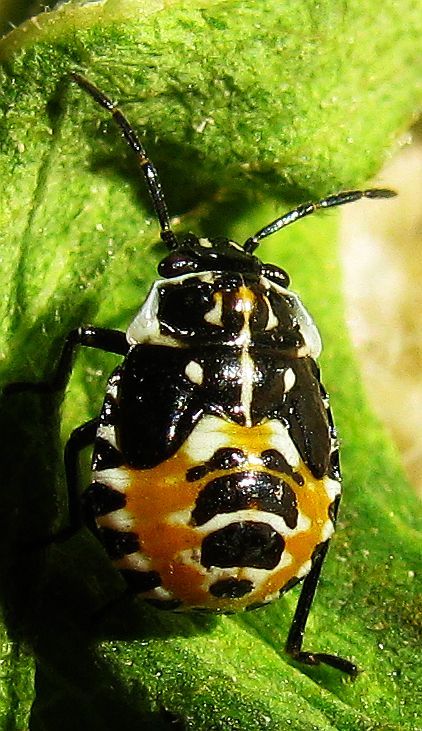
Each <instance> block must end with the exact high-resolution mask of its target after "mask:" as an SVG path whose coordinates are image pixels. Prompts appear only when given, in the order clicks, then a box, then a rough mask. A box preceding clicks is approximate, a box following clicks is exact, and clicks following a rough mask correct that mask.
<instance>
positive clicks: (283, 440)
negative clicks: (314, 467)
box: [267, 419, 300, 467]
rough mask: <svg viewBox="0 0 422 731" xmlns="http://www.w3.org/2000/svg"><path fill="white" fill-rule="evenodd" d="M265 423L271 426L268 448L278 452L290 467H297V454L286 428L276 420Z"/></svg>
mask: <svg viewBox="0 0 422 731" xmlns="http://www.w3.org/2000/svg"><path fill="white" fill-rule="evenodd" d="M267 423H268V424H270V425H271V431H272V434H271V436H270V437H269V440H268V446H269V447H273V448H274V449H276V450H277V451H278V452H280V454H282V455H283V457H284V458H285V459H286V461H287V463H288V464H289V465H290V466H291V467H298V466H299V463H300V457H299V452H298V451H297V449H296V447H295V445H294V443H293V441H292V439H291V437H290V434H289V430H288V428H287V427H286V426H284V424H282V423H281V421H278V420H276V419H271V421H269V422H267Z"/></svg>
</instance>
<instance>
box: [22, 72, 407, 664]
mask: <svg viewBox="0 0 422 731" xmlns="http://www.w3.org/2000/svg"><path fill="white" fill-rule="evenodd" d="M72 78H73V80H74V81H75V82H76V83H77V84H78V85H79V86H80V87H81V88H82V89H83V90H84V91H86V92H87V93H88V94H90V95H91V97H93V99H94V100H95V101H96V102H98V103H99V104H100V105H101V106H102V107H104V108H105V109H106V110H108V111H109V112H110V113H111V114H112V115H113V118H114V120H115V122H116V123H117V125H118V126H119V127H120V129H121V131H122V133H123V135H124V137H125V138H126V140H127V142H128V144H129V146H130V147H131V149H132V150H133V151H134V153H135V154H136V156H137V160H138V163H139V165H140V168H141V170H142V173H143V175H144V177H145V180H146V184H147V187H148V191H149V193H150V195H151V199H152V204H153V207H154V211H155V214H156V216H157V219H158V222H159V224H160V235H161V239H162V241H163V242H164V244H165V245H166V247H167V248H168V254H167V255H166V257H165V258H164V259H163V260H162V261H161V263H160V264H159V266H158V272H159V274H160V276H161V278H160V279H158V280H157V281H156V282H155V283H154V284H153V286H152V288H151V290H150V293H149V295H148V297H147V299H146V300H145V302H144V304H143V305H142V306H141V309H140V311H139V312H138V314H137V315H136V316H135V318H134V320H133V322H132V323H131V324H130V325H129V327H128V329H127V331H126V332H120V331H117V330H110V329H105V328H99V327H93V326H82V327H79V328H78V329H77V330H74V331H72V332H71V333H70V334H69V336H68V337H67V340H66V342H65V345H64V348H63V351H62V355H61V358H60V360H59V363H58V365H57V368H56V370H55V374H54V376H53V378H52V379H51V380H50V381H49V382H46V383H40V384H29V383H23V384H12V385H11V386H10V387H9V391H12V390H14V391H18V390H35V391H44V392H46V391H54V390H58V389H61V388H63V387H64V386H65V384H66V381H67V378H68V376H69V373H70V370H71V366H72V355H73V351H74V349H75V347H76V346H78V345H83V346H87V347H91V348H99V349H101V350H105V351H108V352H113V353H117V354H119V355H121V356H123V362H122V363H121V365H119V366H118V367H117V368H116V369H115V371H114V372H113V373H112V375H111V376H110V378H109V380H108V384H107V388H106V395H105V399H104V403H103V407H102V409H101V412H100V414H99V416H97V417H95V418H94V419H91V420H90V421H88V422H87V423H85V424H83V425H82V426H79V427H77V428H76V429H75V430H74V431H73V432H72V434H71V436H70V438H69V440H68V443H67V445H66V449H65V466H66V474H67V481H68V488H69V513H70V524H71V527H70V529H71V530H75V529H77V528H78V527H79V526H80V523H81V515H82V512H84V513H85V514H86V515H87V516H88V521H89V524H90V525H92V527H93V530H94V531H95V532H96V534H97V535H98V537H99V539H100V540H101V541H102V543H103V544H104V546H105V549H106V551H107V553H108V554H109V556H110V558H111V560H112V562H113V563H114V565H115V567H116V568H117V569H118V570H119V571H120V572H121V573H122V575H123V576H124V577H125V579H126V581H127V584H128V587H129V589H130V590H131V591H133V592H134V593H135V594H139V595H140V596H141V597H142V598H144V599H145V600H146V601H149V602H151V603H153V604H155V605H156V606H159V607H162V608H166V609H173V610H178V611H183V610H195V609H200V610H210V611H216V612H233V611H239V610H244V609H253V608H255V607H258V606H262V605H264V604H267V603H269V602H271V601H273V600H274V599H276V598H277V597H279V596H280V595H281V594H283V593H285V592H286V591H287V590H288V589H290V588H291V587H292V586H294V585H295V584H297V583H298V582H301V581H302V582H303V584H302V589H301V593H300V596H299V600H298V603H297V607H296V611H295V614H294V618H293V621H292V625H291V629H290V632H289V635H288V639H287V645H286V649H287V652H288V653H290V654H291V655H292V656H293V657H294V658H296V659H297V660H300V661H302V662H305V663H307V664H310V665H316V664H319V663H320V662H323V663H326V664H328V665H331V666H333V667H335V668H338V669H339V670H342V671H344V672H345V673H348V674H349V675H352V676H353V675H355V674H356V672H357V668H356V666H355V665H354V664H353V663H352V662H350V661H349V660H346V659H343V658H341V657H337V656H336V655H331V654H326V653H323V652H309V651H304V650H302V642H303V635H304V631H305V625H306V621H307V618H308V614H309V611H310V608H311V604H312V601H313V598H314V594H315V591H316V587H317V583H318V578H319V575H320V572H321V567H322V564H323V561H324V558H325V556H326V553H327V548H328V543H329V540H330V538H331V536H332V534H333V531H334V525H335V520H336V515H337V510H338V504H339V499H340V489H341V486H340V480H341V478H340V468H339V457H338V443H337V438H336V431H335V427H334V423H333V419H332V415H331V411H330V407H329V402H328V396H327V394H326V392H325V390H324V387H323V386H322V384H321V381H320V374H319V369H318V366H317V363H316V360H317V358H318V356H319V354H320V351H321V340H320V336H319V333H318V330H317V328H316V327H315V325H314V323H313V321H312V319H311V317H310V315H309V314H308V312H307V311H306V309H305V308H304V306H303V305H302V303H301V301H300V299H299V297H298V296H297V295H296V294H294V293H293V292H292V291H290V290H289V277H288V275H287V273H286V272H285V271H283V270H282V269H280V268H279V267H277V266H274V265H272V264H264V263H263V262H261V261H260V259H259V258H257V257H256V256H255V255H254V251H255V250H256V249H257V247H258V246H259V243H260V241H261V240H262V239H264V238H265V237H266V236H269V235H270V234H272V233H275V232H276V231H279V230H280V229H281V228H284V227H285V226H288V225H289V224H291V223H294V222H295V221H297V220H299V219H300V218H303V217H305V216H308V215H310V214H312V213H314V211H316V210H318V209H322V208H330V207H333V206H339V205H343V204H345V203H350V202H352V201H356V200H359V199H360V198H363V197H365V198H388V197H390V196H392V195H394V193H393V192H392V191H390V190H385V189H378V188H375V189H370V190H363V191H360V190H352V191H345V192H341V193H337V194H336V195H332V196H329V197H328V198H324V199H323V200H320V201H319V202H317V203H306V204H302V205H300V206H298V207H297V208H295V209H294V210H292V211H289V212H288V213H285V214H284V215H282V216H280V217H279V218H277V219H276V220H274V221H272V222H271V223H270V224H268V225H267V226H265V227H264V228H262V229H261V230H259V231H258V232H257V233H255V234H254V235H253V236H251V237H250V238H248V239H247V240H246V241H245V242H244V243H243V244H239V243H237V242H235V241H232V240H230V239H229V238H205V237H198V236H196V235H194V234H188V235H186V236H183V237H180V238H178V237H177V236H176V234H175V233H174V231H173V230H172V227H171V224H170V219H169V215H168V212H167V206H166V202H165V199H164V195H163V192H162V188H161V184H160V181H159V178H158V175H157V171H156V169H155V167H154V165H153V163H152V162H151V160H150V159H149V158H148V156H147V153H146V151H145V149H144V146H143V145H142V143H141V142H140V140H139V137H138V136H137V134H136V132H135V131H134V129H133V128H132V126H131V125H130V123H129V122H128V120H127V119H126V117H125V116H124V115H123V114H122V112H121V111H120V110H119V109H118V108H117V107H116V106H115V105H114V103H113V102H112V101H111V100H110V99H109V98H108V97H107V96H106V95H105V94H103V93H102V92H101V91H100V90H99V89H98V88H97V87H96V86H94V85H93V84H92V83H91V82H90V81H88V80H87V79H85V78H84V77H82V76H80V75H79V74H76V73H74V74H72ZM90 444H93V457H92V482H91V485H90V486H89V487H88V488H87V490H86V491H85V492H84V494H83V500H82V502H83V504H84V510H83V511H82V509H81V500H80V497H79V490H78V485H77V481H76V477H75V476H76V474H77V463H78V457H79V452H80V451H81V449H82V448H84V447H86V446H88V445H90Z"/></svg>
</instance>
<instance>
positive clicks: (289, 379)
mask: <svg viewBox="0 0 422 731" xmlns="http://www.w3.org/2000/svg"><path fill="white" fill-rule="evenodd" d="M295 383H296V376H295V373H294V370H293V369H292V368H287V369H286V370H285V371H284V393H287V391H290V389H291V388H293V386H294V385H295Z"/></svg>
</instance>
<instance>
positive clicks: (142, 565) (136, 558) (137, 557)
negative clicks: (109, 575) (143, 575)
mask: <svg viewBox="0 0 422 731" xmlns="http://www.w3.org/2000/svg"><path fill="white" fill-rule="evenodd" d="M113 565H114V566H115V567H116V568H117V569H131V570H132V571H150V570H151V568H152V562H151V559H150V558H148V556H146V555H145V554H144V553H141V552H140V551H136V553H129V554H128V555H127V556H124V557H123V558H119V559H117V560H116V561H113Z"/></svg>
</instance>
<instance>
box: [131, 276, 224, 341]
mask: <svg viewBox="0 0 422 731" xmlns="http://www.w3.org/2000/svg"><path fill="white" fill-rule="evenodd" d="M194 278H196V279H199V280H200V281H201V282H208V283H210V284H212V283H213V282H214V281H215V275H214V274H213V272H201V274H200V275H198V274H197V273H196V272H192V273H189V274H181V275H180V276H179V277H172V278H171V279H157V280H156V281H155V282H154V284H153V285H152V287H151V289H150V291H149V293H148V296H147V298H146V300H145V302H144V304H143V305H142V307H141V309H140V310H139V312H138V313H137V315H136V316H135V318H134V320H133V321H132V322H131V324H130V325H129V327H128V329H127V331H126V340H127V341H128V343H129V345H136V344H138V343H150V344H151V345H167V346H169V347H172V348H180V347H183V343H182V342H181V341H180V340H178V339H177V338H173V337H171V336H170V335H163V334H162V333H161V332H160V321H159V319H158V310H159V305H160V290H162V289H169V288H170V287H180V286H181V285H183V284H184V282H185V281H186V280H188V279H194Z"/></svg>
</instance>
